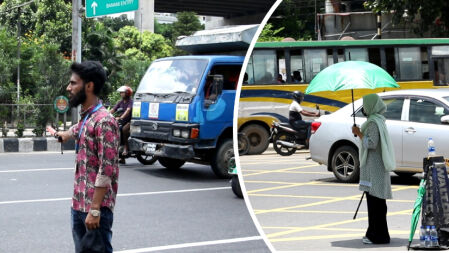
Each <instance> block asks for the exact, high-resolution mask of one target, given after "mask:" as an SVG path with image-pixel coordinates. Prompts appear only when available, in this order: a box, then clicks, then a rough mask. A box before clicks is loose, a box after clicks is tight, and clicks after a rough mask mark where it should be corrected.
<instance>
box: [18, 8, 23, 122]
mask: <svg viewBox="0 0 449 253" xmlns="http://www.w3.org/2000/svg"><path fill="white" fill-rule="evenodd" d="M18 14H19V17H18V18H17V116H18V115H19V99H20V47H21V44H22V43H21V41H20V34H21V26H20V16H21V9H20V7H19V8H18Z"/></svg>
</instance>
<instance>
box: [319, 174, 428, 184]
mask: <svg viewBox="0 0 449 253" xmlns="http://www.w3.org/2000/svg"><path fill="white" fill-rule="evenodd" d="M314 181H318V182H325V183H338V184H345V183H343V182H340V181H338V180H337V178H335V177H326V178H319V179H316V180H314ZM420 181H421V176H416V175H415V176H410V177H400V176H396V175H394V174H392V176H391V184H393V185H416V186H418V185H419V182H420ZM355 184H358V182H356V183H355Z"/></svg>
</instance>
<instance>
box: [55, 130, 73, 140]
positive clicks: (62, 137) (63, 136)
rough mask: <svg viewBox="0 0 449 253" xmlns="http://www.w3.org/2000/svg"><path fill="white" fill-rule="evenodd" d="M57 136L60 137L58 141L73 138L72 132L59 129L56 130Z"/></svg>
mask: <svg viewBox="0 0 449 253" xmlns="http://www.w3.org/2000/svg"><path fill="white" fill-rule="evenodd" d="M56 136H58V137H59V138H58V141H61V140H62V142H66V141H68V140H69V139H70V138H72V135H71V134H70V132H69V131H59V132H56Z"/></svg>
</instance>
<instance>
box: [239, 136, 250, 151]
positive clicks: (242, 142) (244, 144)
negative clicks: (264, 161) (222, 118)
mask: <svg viewBox="0 0 449 253" xmlns="http://www.w3.org/2000/svg"><path fill="white" fill-rule="evenodd" d="M238 147H239V155H246V154H248V151H249V139H248V137H246V135H245V134H244V133H238Z"/></svg>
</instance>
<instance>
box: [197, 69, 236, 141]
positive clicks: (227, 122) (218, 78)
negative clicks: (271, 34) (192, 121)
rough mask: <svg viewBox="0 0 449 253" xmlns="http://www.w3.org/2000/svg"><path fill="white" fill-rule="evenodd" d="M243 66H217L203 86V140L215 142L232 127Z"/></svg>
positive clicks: (210, 72)
mask: <svg viewBox="0 0 449 253" xmlns="http://www.w3.org/2000/svg"><path fill="white" fill-rule="evenodd" d="M241 67H242V66H241V64H237V63H236V64H217V65H215V66H213V67H212V68H211V70H210V71H209V73H208V75H207V78H206V81H205V85H204V86H203V87H204V88H203V91H202V93H203V98H204V100H203V106H202V115H203V117H202V118H203V123H202V124H201V126H200V137H201V138H202V139H210V140H215V139H216V138H217V137H218V136H219V134H220V133H221V132H222V131H223V129H225V128H227V127H232V122H233V115H234V101H235V90H236V87H237V83H238V77H239V75H240V70H241Z"/></svg>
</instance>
